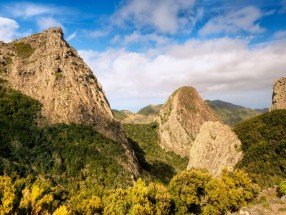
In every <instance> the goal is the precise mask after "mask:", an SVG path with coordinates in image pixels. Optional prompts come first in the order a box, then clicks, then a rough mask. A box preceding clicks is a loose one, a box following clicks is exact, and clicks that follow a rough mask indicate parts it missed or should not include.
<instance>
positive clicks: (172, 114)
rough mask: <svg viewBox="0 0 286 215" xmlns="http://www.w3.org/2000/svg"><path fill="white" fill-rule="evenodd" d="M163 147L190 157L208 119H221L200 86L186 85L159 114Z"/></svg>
mask: <svg viewBox="0 0 286 215" xmlns="http://www.w3.org/2000/svg"><path fill="white" fill-rule="evenodd" d="M157 121H158V124H159V130H158V132H159V143H160V145H161V147H162V148H165V149H166V150H168V151H173V152H175V153H176V154H179V155H181V156H184V157H188V156H189V153H190V146H191V145H192V143H193V141H194V140H195V138H196V136H197V134H198V133H199V131H200V128H201V126H202V125H203V123H204V122H207V121H219V119H218V118H217V117H216V116H215V114H214V112H213V111H212V109H211V108H210V107H209V106H208V105H207V103H206V102H205V101H204V100H203V99H202V98H201V97H200V96H199V94H198V92H197V91H196V89H194V88H192V87H182V88H180V89H178V90H177V91H175V92H174V93H173V94H172V95H171V96H170V97H169V99H168V101H167V102H166V103H165V104H164V106H163V107H162V109H161V110H160V112H159V116H158V118H157Z"/></svg>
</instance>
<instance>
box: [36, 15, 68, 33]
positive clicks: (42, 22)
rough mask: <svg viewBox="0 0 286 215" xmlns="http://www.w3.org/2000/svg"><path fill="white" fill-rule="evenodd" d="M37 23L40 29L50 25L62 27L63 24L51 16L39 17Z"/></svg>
mask: <svg viewBox="0 0 286 215" xmlns="http://www.w3.org/2000/svg"><path fill="white" fill-rule="evenodd" d="M37 24H38V27H39V29H40V30H45V29H48V28H50V27H61V28H64V26H63V25H62V24H61V23H60V22H59V21H57V20H56V19H54V18H53V17H40V18H38V19H37Z"/></svg>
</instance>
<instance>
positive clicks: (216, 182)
mask: <svg viewBox="0 0 286 215" xmlns="http://www.w3.org/2000/svg"><path fill="white" fill-rule="evenodd" d="M258 190H259V188H258V186H257V185H255V184H252V182H251V180H250V179H249V178H248V176H247V175H246V174H245V173H244V172H242V171H235V172H233V173H232V172H227V171H224V173H223V174H222V176H221V177H220V178H214V177H212V176H211V175H210V174H209V173H208V172H207V171H205V170H196V169H190V170H188V171H184V172H182V173H180V174H178V175H176V176H175V177H174V178H173V179H172V180H171V182H170V184H169V191H170V194H171V196H172V198H173V200H174V202H175V206H176V208H175V210H176V213H178V214H189V213H191V214H225V213H226V212H228V211H231V212H233V211H237V210H239V208H241V207H242V206H244V205H246V204H247V203H248V202H250V201H251V200H253V199H254V198H255V196H256V195H257V193H258Z"/></svg>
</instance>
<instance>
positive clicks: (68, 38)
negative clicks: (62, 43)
mask: <svg viewBox="0 0 286 215" xmlns="http://www.w3.org/2000/svg"><path fill="white" fill-rule="evenodd" d="M76 36H77V32H73V33H72V34H70V35H69V36H68V37H67V39H66V40H67V41H71V40H73V39H74V38H76Z"/></svg>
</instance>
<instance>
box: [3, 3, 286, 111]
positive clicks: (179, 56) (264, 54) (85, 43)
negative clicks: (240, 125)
mask: <svg viewBox="0 0 286 215" xmlns="http://www.w3.org/2000/svg"><path fill="white" fill-rule="evenodd" d="M50 27H62V29H63V31H64V37H65V39H66V40H67V41H68V42H69V43H70V44H71V45H72V46H73V47H75V48H76V49H77V50H78V52H79V54H80V56H81V57H82V58H83V59H84V60H85V62H86V63H87V64H88V65H89V66H90V68H91V69H92V71H93V73H94V74H95V76H96V77H97V79H98V80H99V82H100V83H101V85H102V87H103V90H104V92H105V94H106V96H107V98H108V100H109V102H110V105H111V107H112V108H113V109H129V110H132V111H137V110H138V109H140V108H141V107H144V106H146V105H148V104H160V103H164V102H165V101H166V100H167V98H168V97H169V96H170V95H171V94H172V92H173V91H175V90H176V89H177V88H179V87H181V86H193V87H195V88H196V89H197V90H198V92H199V93H200V94H201V96H202V97H203V98H204V99H211V100H214V99H220V100H224V101H227V102H231V103H234V104H238V105H243V106H246V107H251V108H265V107H269V106H270V105H271V97H272V86H273V83H274V81H275V80H277V79H278V78H280V77H282V76H286V0H81V1H79V0H65V1H64V0H62V1H57V0H45V1H44V0H37V1H19V0H18V1H13V0H12V1H9V0H5V1H4V0H0V40H2V41H4V42H9V41H12V40H14V39H17V38H21V37H24V36H28V35H30V34H33V33H37V32H40V31H42V30H45V29H47V28H50Z"/></svg>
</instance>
